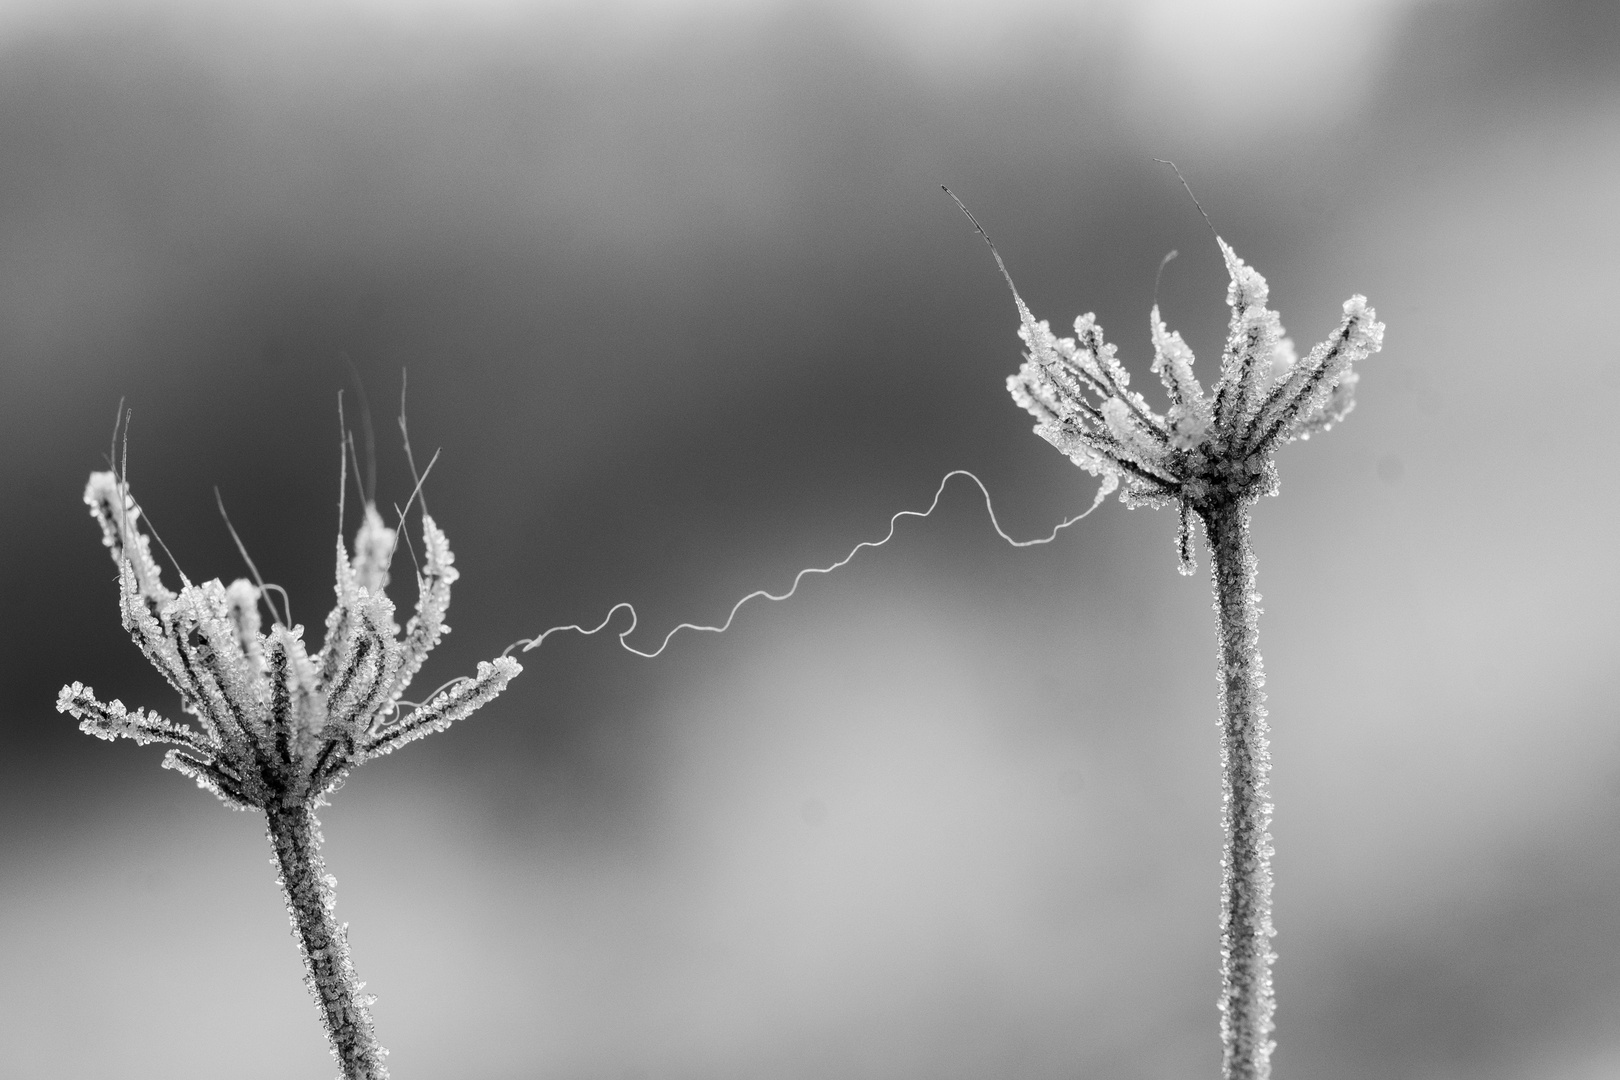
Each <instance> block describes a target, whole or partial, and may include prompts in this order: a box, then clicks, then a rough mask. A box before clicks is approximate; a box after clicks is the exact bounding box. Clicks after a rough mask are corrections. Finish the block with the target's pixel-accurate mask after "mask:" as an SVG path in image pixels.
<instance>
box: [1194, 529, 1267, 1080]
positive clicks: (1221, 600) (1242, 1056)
mask: <svg viewBox="0 0 1620 1080" xmlns="http://www.w3.org/2000/svg"><path fill="white" fill-rule="evenodd" d="M1249 506H1250V501H1249V499H1247V498H1244V497H1239V498H1236V499H1233V500H1231V501H1228V502H1223V503H1218V504H1215V505H1213V506H1206V507H1201V508H1200V509H1199V516H1200V517H1201V518H1202V519H1203V522H1204V530H1205V534H1206V535H1207V536H1208V538H1209V547H1210V554H1211V561H1212V562H1213V563H1214V566H1213V567H1212V571H1211V577H1212V579H1213V584H1214V586H1215V613H1216V617H1217V622H1216V629H1217V637H1218V640H1219V678H1220V686H1221V771H1222V774H1223V782H1224V786H1225V790H1224V793H1223V798H1222V807H1223V812H1222V824H1223V825H1224V827H1225V832H1226V846H1225V850H1224V855H1223V858H1222V860H1221V865H1222V868H1223V877H1224V880H1223V881H1222V884H1221V982H1222V987H1221V1002H1220V1008H1221V1042H1222V1044H1223V1046H1224V1055H1223V1060H1222V1076H1223V1077H1225V1080H1268V1078H1269V1077H1270V1076H1271V1051H1272V1050H1273V1049H1274V1048H1275V1047H1276V1043H1275V1042H1273V1041H1272V1039H1271V1033H1272V1030H1273V1024H1272V1014H1273V1013H1274V1012H1275V1011H1276V1008H1277V999H1276V995H1275V993H1274V992H1273V989H1272V985H1271V962H1272V961H1273V960H1275V959H1276V958H1277V957H1276V954H1275V953H1273V952H1272V951H1271V938H1272V936H1273V935H1274V934H1275V933H1276V930H1275V929H1273V927H1272V925H1271V855H1272V847H1271V833H1270V831H1269V830H1270V826H1271V797H1270V795H1271V793H1270V785H1269V783H1268V776H1269V774H1270V772H1271V755H1270V754H1269V753H1268V752H1267V749H1266V747H1267V741H1266V708H1265V693H1264V691H1263V690H1262V689H1261V687H1262V686H1264V685H1265V677H1264V675H1263V674H1262V672H1261V667H1260V647H1259V646H1260V628H1259V614H1260V608H1259V602H1260V596H1259V594H1258V593H1256V592H1255V569H1256V564H1255V559H1254V554H1253V552H1251V551H1250V550H1249Z"/></svg>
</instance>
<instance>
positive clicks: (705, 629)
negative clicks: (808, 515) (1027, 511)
mask: <svg viewBox="0 0 1620 1080" xmlns="http://www.w3.org/2000/svg"><path fill="white" fill-rule="evenodd" d="M958 476H965V477H967V478H968V479H969V480H971V481H973V483H974V485H975V486H976V487H978V489H979V492H980V494H982V495H983V496H984V509H985V512H986V513H988V514H989V515H990V525H991V527H992V528H994V529H995V530H996V535H997V536H999V537H1001V538H1002V539H1003V540H1005V541H1006V542H1007V543H1008V544H1010V545H1011V546H1013V547H1015V548H1026V547H1035V546H1037V545H1040V544H1050V543H1051V542H1052V541H1053V540H1056V539H1057V537H1058V533H1060V532H1062V531H1063V530H1064V529H1067V528H1068V527H1069V526H1070V525H1073V524H1074V523H1075V522H1077V521H1080V520H1081V519H1083V518H1085V517H1087V516H1089V515H1090V514H1091V512H1092V511H1093V510H1095V509H1097V507H1098V506H1100V505H1101V503H1102V500H1101V499H1099V500H1097V501H1096V502H1093V503H1092V504H1091V506H1090V507H1088V508H1087V509H1086V510H1085V511H1084V512H1082V513H1079V514H1076V515H1074V516H1073V517H1071V518H1066V519H1064V520H1063V521H1061V522H1059V523H1058V524H1057V525H1055V526H1053V527H1052V531H1051V532H1050V533H1048V534H1047V535H1046V536H1041V537H1036V538H1035V539H1033V540H1014V539H1013V538H1012V537H1011V536H1009V535H1008V534H1007V530H1005V529H1003V528H1002V527H1001V522H1000V521H999V520H998V519H997V518H996V508H995V506H994V505H993V504H992V503H991V501H990V489H989V488H987V487H985V486H984V481H983V480H980V479H979V478H978V477H977V476H975V475H974V474H973V473H971V472H969V471H968V470H967V469H952V470H951V471H950V472H948V473H946V474H945V475H944V477H942V478H941V479H940V481H939V487H938V488H937V489H935V491H934V500H933V502H931V503H929V504H928V509H926V510H901V511H899V512H898V513H896V514H895V515H894V516H893V517H891V518H890V519H889V531H888V532H887V533H886V534H884V537H883V539H881V540H862V541H861V542H860V543H858V544H856V545H855V546H854V547H853V548H850V550H849V554H848V555H845V556H844V557H843V558H842V559H839V560H838V561H837V562H835V563H832V564H831V565H829V566H808V567H805V568H804V569H803V570H800V571H799V572H798V573H797V574H795V575H794V576H793V584H792V585H791V586H790V587H789V588H788V590H787V591H786V592H783V593H773V592H770V591H769V590H767V589H755V590H754V591H753V592H751V593H749V594H748V595H747V596H745V597H743V598H742V599H741V600H738V601H737V602H736V603H735V604H733V605H731V611H730V612H729V613H728V614H727V615H726V621H725V622H723V623H721V624H720V625H718V626H699V625H698V624H697V623H689V622H688V623H681V624H680V625H679V626H677V627H675V628H674V629H673V630H671V631H670V632H669V633H667V634H665V635H664V640H663V641H662V642H660V643H659V645H658V648H656V649H654V650H652V651H651V652H647V651H645V650H642V649H638V648H636V647H635V646H634V645H632V644H630V642H629V641H627V640H626V639H627V638H628V637H629V636H630V635H631V634H633V633H635V632H636V627H637V625H638V624H639V622H640V617H639V616H638V615H637V614H636V607H635V605H634V604H632V603H630V602H629V601H624V602H621V603H618V604H614V605H613V606H612V607H611V608H609V609H608V613H607V614H606V615H605V616H603V618H602V621H601V622H600V623H597V624H596V625H595V626H593V627H590V628H586V627H584V626H582V625H580V624H578V623H570V624H569V625H567V626H553V627H552V628H551V629H549V630H546V631H545V632H543V633H540V634H537V635H535V636H534V637H531V638H519V639H518V640H517V641H514V642H513V643H512V644H511V645H509V646H507V648H506V652H504V653H502V654H501V655H503V656H505V655H507V654H508V653H510V652H511V651H512V650H513V649H517V648H519V647H520V646H521V649H522V651H523V652H528V651H529V650H531V649H538V648H539V647H540V646H541V645H543V644H544V643H545V640H546V638H548V637H550V636H551V635H552V634H559V633H562V632H563V631H565V630H572V631H573V632H574V633H576V634H582V635H584V636H586V637H590V636H591V635H593V634H600V633H601V632H602V631H604V630H606V629H607V628H608V626H609V624H611V623H612V622H613V619H614V617H615V616H616V615H618V613H619V612H621V611H628V612H629V613H630V625H629V626H628V627H626V628H625V629H624V630H622V631H620V632H619V634H618V635H617V637H618V639H619V644H620V645H622V646H624V648H625V650H626V651H627V652H632V653H634V654H635V655H637V656H640V657H644V658H646V659H648V660H652V659H654V658H656V657H658V656H659V655H661V654H662V653H663V651H664V650H665V649H667V648H669V643H670V641H671V640H672V639H673V638H674V637H675V635H676V634H678V633H680V632H681V631H682V630H693V631H696V632H699V633H705V634H723V633H725V632H726V631H727V630H729V629H731V624H732V623H733V622H735V621H736V619H737V612H739V611H741V610H742V606H743V605H744V604H746V603H748V602H749V601H750V600H769V601H772V602H773V603H774V602H779V601H782V600H786V599H788V598H790V597H791V596H793V594H795V593H796V592H798V591H799V585H800V583H801V582H803V581H804V579H805V578H807V577H809V576H810V575H812V574H830V573H832V572H833V571H834V570H839V569H842V568H843V567H845V566H848V565H849V564H850V562H851V561H853V560H854V558H855V556H856V555H859V554H860V553H861V552H862V551H863V550H865V549H866V548H878V547H882V546H883V545H884V544H887V543H888V542H889V541H890V540H893V539H894V533H895V529H896V528H897V527H898V526H899V524H900V519H901V518H905V517H914V518H925V517H929V516H930V515H932V514H933V512H934V511H935V510H937V509H939V500H940V499H941V498H942V497H943V496H944V494H945V487H946V485H947V484H949V483H950V482H951V480H952V479H953V478H955V477H958Z"/></svg>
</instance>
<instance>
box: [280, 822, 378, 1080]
mask: <svg viewBox="0 0 1620 1080" xmlns="http://www.w3.org/2000/svg"><path fill="white" fill-rule="evenodd" d="M265 816H266V817H267V818H268V819H269V823H270V844H271V846H272V847H274V848H275V849H276V862H277V863H278V864H279V865H280V867H281V880H280V885H281V888H282V892H283V893H284V894H285V895H286V897H287V910H288V912H289V913H290V914H291V915H292V923H293V930H294V932H295V933H296V934H297V935H298V943H299V946H300V948H301V949H302V951H303V954H304V970H305V976H304V983H305V985H306V986H308V987H309V991H310V993H311V994H313V995H314V997H315V1004H316V1005H317V1006H318V1007H319V1008H320V1010H321V1022H322V1023H323V1024H325V1026H326V1039H327V1042H328V1043H330V1044H331V1047H332V1054H333V1056H335V1057H336V1058H337V1059H338V1063H339V1064H340V1065H342V1066H343V1080H388V1069H387V1067H386V1066H384V1065H383V1056H384V1055H385V1054H387V1053H388V1051H386V1050H384V1049H383V1048H382V1047H381V1046H379V1045H378V1043H377V1035H376V1033H375V1032H374V1031H373V1030H372V1025H371V1012H370V1010H369V1009H368V1008H367V1005H368V1004H369V999H368V998H367V997H366V996H365V995H363V994H361V993H360V985H361V984H360V982H359V981H358V980H357V979H356V978H355V973H354V965H353V964H352V963H350V961H349V941H348V935H347V934H346V933H345V929H346V928H345V927H344V926H342V925H341V924H339V923H338V922H337V920H336V919H334V918H333V916H332V910H333V907H334V905H335V903H336V897H335V895H334V894H333V891H332V889H333V886H334V885H335V884H336V881H335V879H333V878H332V877H331V876H330V875H328V874H327V872H326V863H325V861H323V860H322V859H321V852H320V834H319V833H318V832H317V831H316V829H317V828H318V825H319V823H318V822H317V821H316V820H315V811H314V810H313V809H311V808H310V807H308V806H306V805H303V804H302V803H300V804H298V805H295V806H281V805H275V804H272V805H271V806H268V807H266V809H265Z"/></svg>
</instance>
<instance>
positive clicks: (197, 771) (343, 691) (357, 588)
mask: <svg viewBox="0 0 1620 1080" xmlns="http://www.w3.org/2000/svg"><path fill="white" fill-rule="evenodd" d="M84 501H85V502H86V503H87V504H88V505H89V506H90V513H91V515H92V516H93V517H94V518H95V519H96V521H97V522H99V523H100V525H101V531H102V541H103V543H105V544H106V545H107V547H108V549H109V550H110V551H111V553H112V557H113V562H115V563H116V564H117V565H118V578H119V611H120V612H121V613H122V616H123V623H124V629H126V630H128V631H129V632H130V635H131V636H132V637H133V638H134V639H135V644H136V645H138V646H139V647H140V649H141V651H142V652H143V653H145V654H146V658H147V659H148V660H150V661H151V662H152V665H153V666H154V667H156V668H157V669H158V670H159V671H160V672H162V673H163V676H164V677H165V678H166V679H168V680H169V684H170V685H171V686H173V687H174V688H175V690H176V692H178V693H179V695H180V701H181V707H182V708H183V709H184V710H185V711H186V712H187V713H189V714H190V715H191V716H193V717H195V718H196V721H197V726H196V727H192V726H190V725H188V724H177V723H174V722H172V721H170V720H166V719H164V718H163V717H160V716H157V715H155V714H153V713H151V712H148V711H147V710H145V709H136V710H135V711H134V712H130V711H129V710H128V709H126V708H125V707H124V703H123V702H121V701H119V700H117V699H114V700H112V701H111V702H102V701H100V700H98V699H97V698H96V696H95V693H94V692H93V691H92V690H91V689H90V688H89V687H87V686H85V685H84V684H83V683H78V682H75V683H72V684H71V685H68V686H64V687H63V688H62V693H61V695H60V696H59V697H58V698H57V702H56V707H57V709H59V710H60V711H62V712H65V713H70V714H72V715H73V716H74V717H76V718H77V719H78V720H79V726H80V727H81V728H82V729H83V730H84V731H86V732H88V733H89V734H91V735H95V736H98V737H100V738H103V739H116V738H118V737H119V736H123V737H125V738H129V739H133V740H135V741H136V742H137V743H143V744H144V743H150V742H162V743H168V744H169V745H171V746H172V747H173V749H171V750H170V751H169V752H168V754H167V756H166V757H165V758H164V759H163V764H164V766H165V767H167V768H171V769H175V770H177V771H179V772H181V773H184V774H185V775H187V776H190V777H191V778H192V779H194V780H195V781H196V782H197V784H198V785H199V786H200V787H203V788H206V789H208V790H209V791H212V792H213V793H214V794H216V795H218V796H219V797H220V798H221V799H222V800H224V802H225V803H226V804H227V805H229V806H232V807H236V808H238V809H247V808H255V809H259V810H262V811H263V812H264V815H265V819H266V823H267V826H268V831H269V834H270V843H271V846H272V847H273V848H274V850H275V853H276V864H277V866H278V868H279V869H280V876H279V878H278V884H280V886H281V888H282V894H283V896H284V897H285V899H286V901H287V912H288V914H289V916H290V917H291V920H292V925H293V934H294V937H295V938H296V940H297V942H298V946H299V950H300V951H301V952H302V953H303V957H304V970H305V983H306V984H307V986H308V987H309V991H310V994H311V996H313V997H314V999H315V1004H316V1007H317V1009H318V1010H319V1012H320V1015H321V1022H322V1024H323V1026H324V1027H325V1029H326V1036H327V1041H328V1043H329V1045H330V1046H331V1050H332V1055H333V1056H334V1057H335V1058H337V1060H338V1062H339V1064H340V1065H341V1066H342V1068H343V1077H344V1080H387V1077H388V1069H387V1066H386V1065H385V1064H384V1061H383V1059H384V1058H385V1057H386V1055H387V1053H388V1051H387V1050H385V1049H384V1048H383V1047H382V1045H381V1044H380V1043H378V1041H377V1036H376V1033H375V1031H374V1029H373V1025H372V1020H371V1011H370V1006H371V1003H372V998H371V996H370V995H368V994H365V993H363V992H362V988H363V984H362V983H361V982H360V981H359V978H358V977H357V976H356V974H355V970H354V964H353V963H352V962H351V960H350V958H349V947H348V935H347V928H346V926H344V925H343V924H340V923H339V922H338V921H337V919H336V916H335V914H334V907H335V904H336V899H335V896H334V891H333V890H334V886H335V884H336V882H335V879H334V878H332V876H331V875H329V874H328V873H327V872H326V864H325V862H324V860H323V859H322V858H321V853H320V843H321V837H320V832H319V827H320V823H319V822H317V821H316V820H315V807H316V806H317V805H319V804H320V803H321V801H322V800H323V798H324V796H325V795H326V794H327V793H328V792H330V791H331V790H332V789H333V788H335V787H336V786H337V785H338V784H339V783H340V782H341V781H342V780H343V777H344V776H345V775H346V774H347V773H348V771H349V770H350V769H352V768H353V767H354V766H356V765H358V764H360V763H361V762H363V761H366V760H368V759H369V758H373V757H376V756H378V755H380V754H387V753H391V752H392V751H394V750H395V749H397V748H399V747H400V746H403V745H404V744H406V743H408V742H411V741H412V740H414V739H419V738H421V737H422V736H424V735H427V734H430V733H432V732H434V731H441V730H443V729H444V728H446V727H448V726H450V725H451V724H452V723H454V722H455V721H457V720H460V719H462V718H463V717H466V716H467V715H469V714H470V713H472V712H473V711H475V710H476V709H478V708H479V707H480V706H482V705H484V704H486V703H487V702H489V701H490V700H491V699H493V698H494V697H495V696H496V695H497V694H499V693H500V692H501V691H502V690H504V689H505V688H506V684H507V683H508V682H509V681H510V680H511V679H512V678H513V677H514V676H516V675H517V674H518V672H520V671H522V670H523V669H522V667H521V666H520V665H519V664H518V662H517V661H516V660H513V659H512V658H511V657H508V656H501V657H497V658H496V659H495V660H493V661H486V662H484V663H480V664H479V665H478V673H477V674H476V675H475V676H472V677H470V678H461V679H457V680H455V681H453V682H451V683H449V684H448V685H446V686H445V687H443V688H442V689H440V690H438V691H436V692H435V693H433V694H432V695H430V696H429V698H428V700H427V701H426V702H424V703H423V704H421V705H418V706H415V707H413V708H411V709H410V711H409V712H408V713H405V712H403V710H402V708H401V706H402V705H404V704H405V702H404V700H403V698H404V693H405V690H406V688H407V687H408V686H409V685H410V683H411V679H412V678H413V677H414V676H415V675H416V673H417V672H418V671H419V670H420V669H421V667H422V664H423V662H424V661H425V660H426V659H427V656H428V654H429V653H430V652H432V651H433V648H434V646H436V645H437V644H438V643H439V640H440V638H442V637H443V636H444V635H445V634H446V633H448V632H449V630H450V628H449V627H448V626H446V625H445V622H444V615H445V612H446V610H448V608H449V606H450V586H451V584H452V583H454V581H455V580H456V576H457V575H456V569H455V565H454V564H455V557H454V556H453V555H452V554H451V553H450V544H449V541H448V540H446V539H445V535H444V533H443V532H442V531H440V529H439V527H438V526H437V525H435V524H434V522H433V519H432V518H431V517H429V516H428V515H427V514H426V513H423V515H422V550H423V553H424V554H423V561H422V566H421V569H420V571H419V572H418V574H417V581H416V584H417V600H416V613H415V614H414V615H413V616H412V617H411V619H410V621H409V622H408V623H407V624H406V626H405V628H404V631H403V633H401V630H400V627H399V626H398V624H396V623H395V622H394V604H393V601H391V600H389V599H388V597H387V595H386V594H385V592H384V589H385V588H386V587H387V585H388V566H389V562H390V560H391V559H392V557H393V553H394V547H395V541H396V540H397V539H398V536H397V533H396V532H395V530H393V529H391V528H389V527H388V526H387V525H386V524H385V523H384V522H383V519H382V515H380V514H378V513H377V509H376V507H375V506H374V505H372V504H370V503H367V505H366V508H365V517H364V520H363V521H362V523H361V525H360V531H359V533H358V534H357V535H356V537H355V543H354V554H353V556H350V554H349V552H348V551H347V549H346V548H345V547H344V544H343V537H342V536H341V535H340V536H339V537H338V540H337V586H336V589H337V604H336V605H335V606H334V607H333V608H332V613H331V614H330V615H328V616H327V619H326V639H325V641H324V643H323V644H322V646H321V650H320V653H319V654H318V655H316V656H310V655H309V654H308V652H307V651H306V650H305V647H304V642H303V633H304V628H303V627H302V626H291V627H289V626H287V625H284V624H283V623H282V622H281V620H280V618H279V616H278V617H277V618H276V621H275V623H274V625H272V626H271V628H270V630H269V632H268V633H266V632H264V631H263V630H262V628H261V622H260V618H259V601H260V599H261V596H262V590H261V588H260V587H259V586H256V585H254V584H253V583H251V582H249V581H246V580H237V581H234V582H232V583H231V584H230V585H228V586H227V585H222V584H221V583H220V582H219V581H218V580H217V579H216V580H213V581H206V582H204V583H203V584H201V585H193V584H192V583H191V582H190V581H189V580H187V579H186V578H185V575H184V574H181V588H180V591H179V592H173V591H171V590H170V589H168V588H167V587H166V586H165V585H164V584H163V580H162V574H161V573H160V571H159V569H158V566H157V563H156V562H155V561H153V559H152V552H151V544H150V542H149V540H148V538H147V536H146V535H145V533H143V532H142V531H141V529H140V528H139V527H138V521H139V518H140V509H139V507H138V506H137V504H136V502H135V500H134V498H133V497H132V496H131V495H130V493H129V489H128V486H127V485H125V484H124V483H123V482H122V481H121V480H120V478H119V477H118V476H117V474H115V473H112V472H98V473H92V474H91V476H90V482H89V484H88V485H87V486H86V488H85V492H84Z"/></svg>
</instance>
